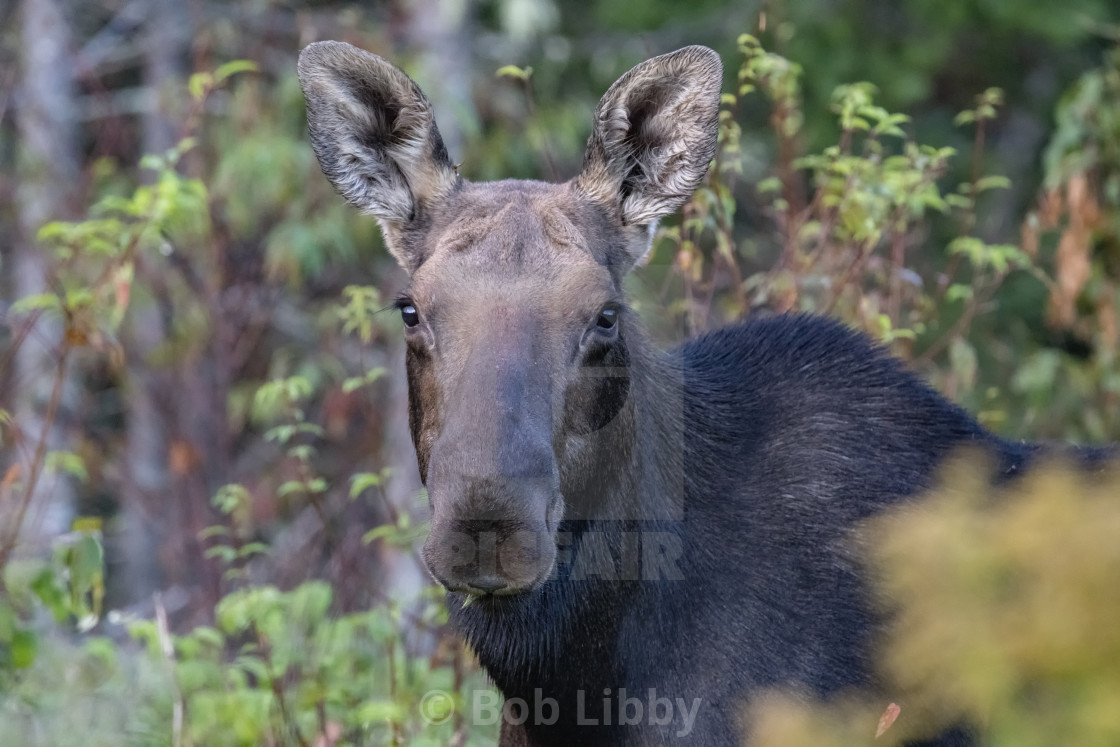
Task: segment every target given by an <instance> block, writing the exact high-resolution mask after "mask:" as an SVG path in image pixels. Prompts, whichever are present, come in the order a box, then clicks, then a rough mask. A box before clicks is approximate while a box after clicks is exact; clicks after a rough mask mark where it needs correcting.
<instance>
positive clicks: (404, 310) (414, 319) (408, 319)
mask: <svg viewBox="0 0 1120 747" xmlns="http://www.w3.org/2000/svg"><path fill="white" fill-rule="evenodd" d="M401 319H403V320H404V323H405V326H408V327H415V326H416V325H417V324H419V323H420V314H419V313H418V312H417V311H416V307H415V306H413V305H411V304H409V305H408V306H402V307H401Z"/></svg>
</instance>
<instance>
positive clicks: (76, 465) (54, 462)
mask: <svg viewBox="0 0 1120 747" xmlns="http://www.w3.org/2000/svg"><path fill="white" fill-rule="evenodd" d="M44 466H45V467H46V468H47V469H48V470H50V471H52V472H64V473H66V474H68V475H71V476H72V477H76V478H77V479H78V480H79V481H80V482H83V483H85V482H89V473H88V472H87V471H86V463H85V460H83V459H82V458H81V457H80V456H78V455H77V454H74V453H72V452H69V451H52V452H49V453H48V454H47V457H46V459H45V460H44Z"/></svg>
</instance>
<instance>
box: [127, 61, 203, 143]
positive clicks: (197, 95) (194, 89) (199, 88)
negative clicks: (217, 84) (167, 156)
mask: <svg viewBox="0 0 1120 747" xmlns="http://www.w3.org/2000/svg"><path fill="white" fill-rule="evenodd" d="M213 85H214V76H213V75H212V74H210V73H207V72H202V73H195V74H194V75H192V76H191V77H190V79H189V80H187V90H189V91H190V92H191V98H193V99H194V100H195V101H202V99H203V97H205V96H206V93H207V91H209V90H210V88H211V87H212V86H213ZM141 165H143V163H141Z"/></svg>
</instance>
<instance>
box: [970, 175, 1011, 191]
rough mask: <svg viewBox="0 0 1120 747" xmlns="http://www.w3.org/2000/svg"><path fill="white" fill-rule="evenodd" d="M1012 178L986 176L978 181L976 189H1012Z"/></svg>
mask: <svg viewBox="0 0 1120 747" xmlns="http://www.w3.org/2000/svg"><path fill="white" fill-rule="evenodd" d="M1010 188H1011V180H1010V179H1008V178H1007V177H1006V176H998V175H997V176H985V177H984V178H982V179H979V180H977V182H976V191H977V192H983V191H985V190H988V189H1010Z"/></svg>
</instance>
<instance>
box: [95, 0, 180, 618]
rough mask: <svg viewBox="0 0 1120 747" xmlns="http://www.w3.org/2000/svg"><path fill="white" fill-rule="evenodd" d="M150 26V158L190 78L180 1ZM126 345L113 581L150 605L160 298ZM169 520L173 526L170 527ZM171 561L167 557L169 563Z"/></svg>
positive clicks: (154, 579)
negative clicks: (122, 473) (155, 353)
mask: <svg viewBox="0 0 1120 747" xmlns="http://www.w3.org/2000/svg"><path fill="white" fill-rule="evenodd" d="M148 19H149V21H148V23H147V24H146V25H145V28H144V41H143V45H144V85H145V87H146V88H147V89H148V91H149V92H150V94H149V98H148V100H149V101H150V102H152V103H151V106H149V108H148V110H147V111H146V112H145V113H144V118H143V136H144V152H145V153H162V152H164V151H166V150H167V149H168V148H170V147H172V146H173V145H175V142H176V140H177V139H178V136H179V134H178V132H177V131H176V129H177V127H178V124H177V117H175V108H176V96H175V92H176V90H177V89H179V88H182V86H183V80H184V78H185V77H186V73H187V68H186V60H187V54H188V48H189V44H190V16H189V14H188V13H187V8H186V4H185V3H184V2H180V1H179V0H149V8H148ZM125 334H126V335H127V340H126V344H127V347H128V349H129V351H130V364H131V365H129V367H128V374H127V377H128V380H127V381H126V382H125V391H126V396H125V398H124V403H125V408H126V413H127V416H126V423H127V425H126V427H127V434H126V438H125V441H126V444H127V449H126V452H125V455H124V458H125V474H126V479H125V480H124V483H123V484H122V486H121V490H120V494H119V500H120V503H119V508H118V511H119V517H118V518H119V521H118V523H117V529H118V532H117V534H116V536H115V537H114V548H113V549H114V555H115V556H117V557H116V562H117V564H118V566H119V570H118V571H117V573H116V574H112V575H110V578H111V579H112V578H116V579H117V582H116V584H115V586H116V587H117V588H116V591H117V594H118V595H121V598H120V601H121V602H122V603H124V604H130V603H134V602H137V601H140V600H144V599H147V598H148V597H150V596H151V594H152V593H153V592H155V591H156V590H158V589H159V588H160V587H161V586H163V583H164V581H165V577H164V570H165V569H164V568H163V567H161V566H162V565H164V564H163V563H160V562H158V560H157V559H159V558H160V548H161V546H162V545H163V544H164V542H165V540H166V539H167V537H168V533H169V531H170V530H172V528H173V527H174V525H175V524H178V522H176V521H174V518H175V515H176V514H177V510H175V507H174V506H171V505H168V503H169V501H170V499H171V492H170V487H171V486H170V480H171V476H170V473H169V470H168V455H169V453H170V442H169V439H168V428H169V425H170V424H169V423H168V422H167V419H166V415H167V413H168V408H167V406H166V404H165V405H164V406H163V407H161V406H160V403H168V402H174V401H175V389H174V383H175V382H174V376H173V374H172V372H170V371H169V370H167V367H166V366H158V365H153V363H152V362H151V360H150V355H151V353H152V352H153V351H155V350H157V349H158V348H159V347H160V346H161V345H163V344H165V343H166V342H167V330H166V329H165V328H164V320H163V316H162V313H161V311H160V308H159V301H158V300H157V299H155V298H143V299H137V302H135V303H133V304H132V308H131V313H130V320H129V324H128V327H127V329H126V330H125ZM169 519H171V520H172V521H171V522H170V523H171V524H172V526H168V524H169V521H168V520H169ZM163 560H164V561H165V562H166V561H167V560H168V559H167V558H164V559H163Z"/></svg>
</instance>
